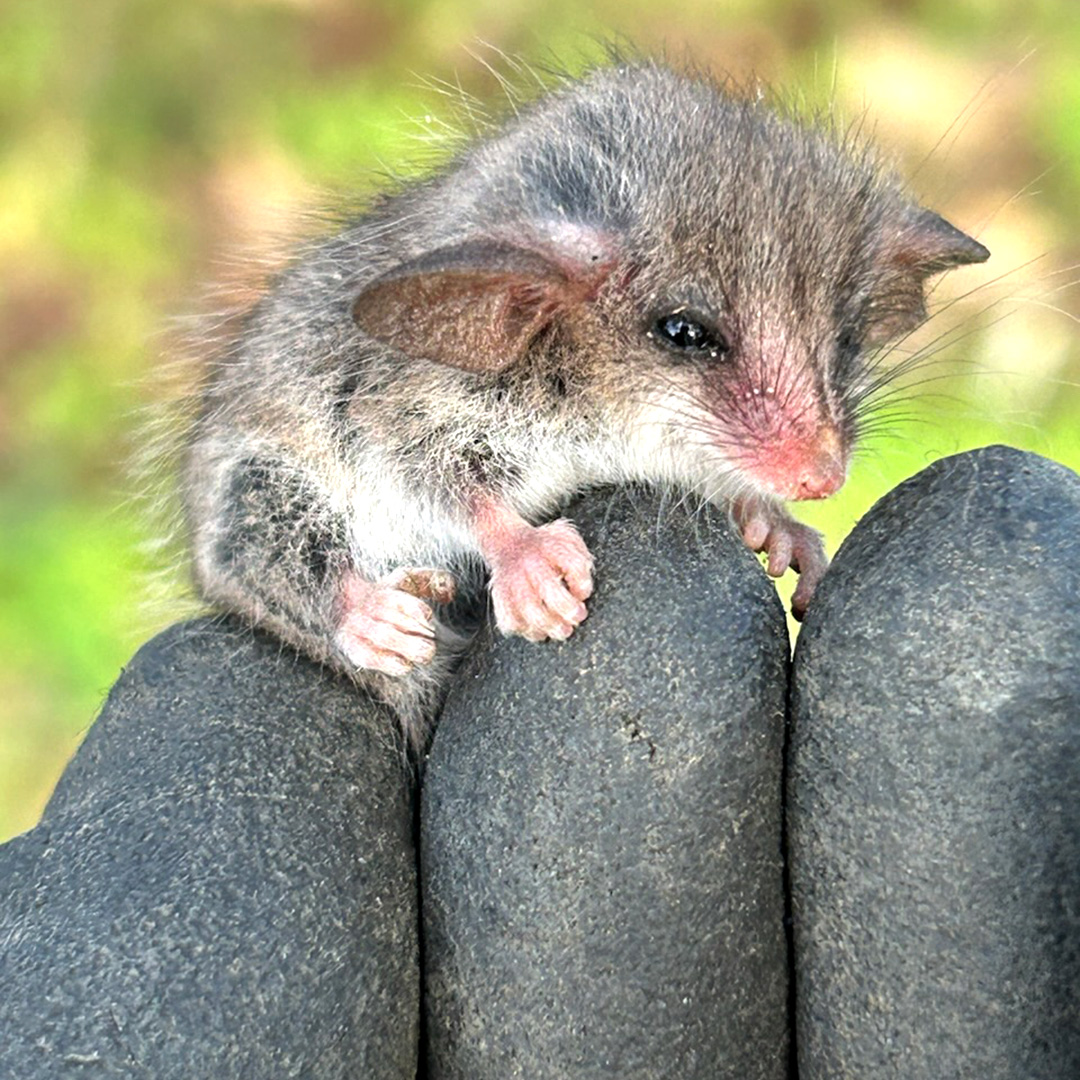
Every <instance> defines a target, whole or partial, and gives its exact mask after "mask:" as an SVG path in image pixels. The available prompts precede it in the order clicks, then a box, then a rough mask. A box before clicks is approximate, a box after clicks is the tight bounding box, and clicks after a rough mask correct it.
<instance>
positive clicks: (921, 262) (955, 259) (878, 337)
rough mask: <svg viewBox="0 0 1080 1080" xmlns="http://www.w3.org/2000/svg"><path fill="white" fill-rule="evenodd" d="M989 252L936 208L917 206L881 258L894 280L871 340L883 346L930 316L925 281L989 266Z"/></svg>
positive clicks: (877, 314)
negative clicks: (970, 265)
mask: <svg viewBox="0 0 1080 1080" xmlns="http://www.w3.org/2000/svg"><path fill="white" fill-rule="evenodd" d="M989 258H990V252H989V251H988V250H987V249H986V248H985V247H983V245H982V244H980V243H979V242H978V241H977V240H973V239H972V238H971V237H970V236H968V235H967V233H963V232H961V231H960V230H959V229H958V228H956V227H955V226H954V225H950V224H949V223H948V222H947V221H946V220H945V219H944V218H943V217H941V216H940V215H939V214H935V213H934V211H933V210H926V209H924V208H923V207H916V208H914V209H913V210H912V211H911V212H910V213H909V214H908V215H907V216H906V218H905V219H904V221H903V222H902V223H901V224H900V225H899V227H897V228H896V229H895V231H894V232H893V234H892V235H891V236H890V237H888V238H887V240H886V243H885V245H884V247H883V250H882V253H881V256H880V259H881V263H882V264H883V268H884V269H885V271H886V274H887V280H888V281H889V282H890V285H889V288H888V289H887V291H886V292H885V294H884V296H883V303H882V310H879V311H877V312H875V313H873V314H872V316H871V319H870V325H869V326H868V327H867V332H866V340H867V341H868V342H869V343H871V344H875V345H880V344H884V343H885V342H888V341H892V340H893V339H894V338H897V337H899V336H900V335H901V334H904V333H907V332H908V331H909V330H913V329H914V328H915V327H917V326H918V325H919V324H920V323H921V322H922V321H923V320H924V319H925V318H926V301H925V298H924V296H923V293H924V285H925V283H926V279H927V278H929V277H932V276H933V275H934V274H940V273H941V272H942V271H944V270H951V269H952V268H953V267H956V266H965V265H967V264H968V263H980V262H986V260H987V259H989Z"/></svg>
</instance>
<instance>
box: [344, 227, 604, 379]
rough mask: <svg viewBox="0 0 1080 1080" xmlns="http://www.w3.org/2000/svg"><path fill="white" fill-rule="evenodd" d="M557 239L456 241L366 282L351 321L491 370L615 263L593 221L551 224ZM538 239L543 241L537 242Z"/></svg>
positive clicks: (414, 351)
mask: <svg viewBox="0 0 1080 1080" xmlns="http://www.w3.org/2000/svg"><path fill="white" fill-rule="evenodd" d="M556 232H557V237H556V239H557V240H558V243H555V242H554V239H553V238H552V236H551V235H547V236H546V237H545V238H543V239H542V238H540V237H533V236H528V235H526V236H524V237H522V238H519V239H518V240H517V241H511V240H508V239H500V238H496V239H493V240H489V239H482V240H472V241H465V242H463V243H461V244H456V245H452V246H450V247H447V248H441V249H439V250H438V251H434V252H430V253H428V254H427V255H423V256H420V257H419V258H418V259H414V260H412V262H410V263H406V264H405V265H403V266H400V267H398V268H396V269H395V270H392V271H390V272H389V273H388V274H386V275H384V276H383V277H381V278H378V279H376V280H375V281H373V282H371V283H369V284H368V285H367V286H366V287H365V288H364V289H363V291H362V292H361V293H360V295H359V296H358V297H357V299H356V301H355V303H354V305H353V318H354V319H355V320H356V323H357V325H358V326H359V327H360V328H361V329H362V330H363V331H364V332H365V333H367V334H368V335H370V336H371V337H373V338H375V339H376V340H379V341H382V342H384V343H385V344H387V345H391V346H393V347H394V348H396V349H398V350H400V351H401V352H403V353H405V354H407V355H409V356H413V357H416V358H417V359H425V360H433V361H436V362H437V363H442V364H448V365H450V366H451V367H457V368H461V369H463V370H465V371H475V372H498V371H502V370H504V369H505V368H507V367H509V366H510V365H512V364H513V363H515V362H516V361H518V360H519V359H521V357H522V356H523V355H524V354H525V352H526V351H527V350H528V348H529V345H530V344H531V343H532V341H533V340H535V338H536V336H537V335H538V334H539V333H540V332H541V331H543V330H544V329H545V328H546V327H547V326H549V325H550V324H551V323H552V322H553V321H554V320H555V319H556V318H557V317H558V316H559V313H560V312H562V311H565V310H567V309H569V308H570V307H572V306H574V305H576V304H580V303H582V302H586V301H588V300H590V299H592V298H593V297H594V296H595V295H596V293H597V292H598V291H599V289H600V288H601V286H602V285H603V284H604V281H605V280H606V279H607V277H608V275H609V274H610V273H611V270H612V269H613V267H614V265H615V261H614V259H613V258H610V257H609V258H605V255H607V254H608V252H607V250H605V248H604V247H602V246H601V245H600V243H599V242H595V243H588V242H587V241H588V240H589V239H590V236H594V234H595V230H591V231H588V230H578V229H577V227H565V226H564V225H563V224H562V223H560V226H559V229H558V230H556ZM545 241H546V242H545Z"/></svg>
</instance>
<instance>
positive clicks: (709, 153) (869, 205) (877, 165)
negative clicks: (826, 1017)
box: [184, 61, 989, 748]
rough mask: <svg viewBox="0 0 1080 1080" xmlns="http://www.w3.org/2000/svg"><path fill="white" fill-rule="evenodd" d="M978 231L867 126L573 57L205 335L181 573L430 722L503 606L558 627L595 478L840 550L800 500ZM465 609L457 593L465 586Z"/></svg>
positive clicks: (780, 561)
mask: <svg viewBox="0 0 1080 1080" xmlns="http://www.w3.org/2000/svg"><path fill="white" fill-rule="evenodd" d="M988 255H989V252H988V251H987V250H986V248H985V247H983V246H982V245H981V244H979V243H978V242H976V241H975V240H974V239H972V238H971V237H969V236H967V235H966V234H965V233H963V232H961V231H960V230H958V229H956V228H955V227H953V226H952V225H950V224H949V223H948V222H946V221H945V220H944V219H943V218H941V217H939V216H938V215H937V214H935V213H934V212H933V211H931V210H929V209H926V208H924V207H922V206H920V205H919V204H918V203H917V202H916V201H915V200H913V199H912V197H911V196H910V195H908V194H907V193H906V192H905V190H904V188H903V186H902V185H901V183H900V182H899V181H898V180H897V178H896V177H895V176H894V175H893V173H892V172H891V171H890V170H889V169H888V168H886V167H885V166H884V165H883V164H882V162H881V160H880V158H879V156H878V155H877V154H876V152H875V151H874V150H873V149H872V148H871V147H870V146H868V145H866V144H865V143H864V142H862V141H861V140H858V139H856V138H854V137H850V136H845V135H843V134H838V133H837V132H835V131H833V130H832V129H831V127H830V125H827V124H825V125H823V124H820V123H814V122H810V121H805V120H803V119H800V118H799V117H798V116H797V115H794V114H793V113H792V111H791V110H785V109H782V108H777V107H775V106H773V105H772V104H770V103H768V102H767V101H765V100H763V99H762V98H761V97H760V96H755V95H740V94H738V93H735V92H733V91H731V90H729V89H727V88H725V87H724V86H722V85H720V84H718V83H716V82H714V81H713V80H711V79H710V78H708V77H706V76H703V75H685V74H680V73H677V72H675V71H673V70H671V69H669V68H668V67H666V66H665V65H663V64H660V63H655V62H648V61H635V62H615V63H612V64H610V65H608V66H605V67H601V68H599V69H596V70H594V71H592V72H589V73H587V74H586V75H584V76H583V77H581V78H578V79H565V80H562V81H561V82H560V83H558V84H557V85H556V86H554V87H553V88H552V89H550V90H549V92H547V93H546V94H543V95H542V96H540V97H538V98H537V99H536V100H535V101H533V102H532V103H531V104H529V105H527V106H525V107H523V108H521V109H519V110H517V111H516V113H515V114H514V115H513V116H511V117H510V118H509V119H508V120H507V121H506V122H505V123H504V124H503V125H502V126H501V127H499V128H498V129H497V130H495V131H493V132H492V133H490V134H488V135H487V136H486V137H484V138H480V139H477V140H475V141H474V142H472V144H470V145H467V146H465V147H464V148H463V149H462V150H461V151H460V152H459V153H458V154H457V155H456V156H454V157H453V159H452V160H450V161H448V162H447V163H445V164H444V165H443V166H442V167H441V168H439V169H438V170H437V171H436V172H435V173H434V174H433V175H429V176H427V177H426V178H423V179H421V180H419V181H415V182H412V183H410V184H405V185H402V186H400V187H399V189H398V190H396V191H393V192H389V193H386V194H384V195H382V196H381V197H379V198H378V199H377V200H376V201H375V202H374V203H373V204H372V205H371V206H370V207H369V208H368V209H367V210H366V211H365V212H363V213H361V214H358V215H356V216H355V217H353V218H352V219H349V220H345V221H344V222H343V223H342V226H341V227H340V228H339V229H338V230H337V231H336V232H335V233H334V234H333V235H331V236H329V237H327V238H323V239H320V240H318V241H313V242H310V243H308V244H307V245H305V246H303V247H301V248H300V250H299V251H297V252H296V254H295V257H294V258H293V260H292V261H291V263H290V264H289V265H288V267H287V268H286V269H285V270H284V271H283V272H282V273H281V274H280V275H279V276H278V278H277V279H276V280H275V281H274V282H273V283H272V284H271V285H270V287H269V288H268V289H267V290H266V291H265V293H264V295H263V296H262V297H261V299H260V300H259V301H258V302H257V303H256V304H255V305H254V307H253V308H252V309H251V310H250V311H249V312H248V313H247V314H246V316H245V317H244V319H243V320H242V323H241V325H240V327H239V329H238V330H237V332H236V333H235V334H234V335H233V336H232V337H231V339H230V340H229V341H228V342H227V343H226V345H225V347H224V348H223V349H221V350H220V352H219V354H218V355H217V356H216V357H215V358H214V359H213V360H212V362H211V363H210V364H209V371H208V375H207V377H206V380H205V385H204V386H203V388H202V391H201V394H202V397H201V409H200V411H199V415H198V417H197V419H196V420H195V421H194V423H193V426H192V429H191V431H190V435H189V438H188V441H187V447H186V466H185V476H184V491H185V496H184V501H185V507H186V517H187V524H188V530H189V533H190V539H191V544H192V548H193V554H194V575H195V579H196V584H197V588H198V590H199V592H200V593H201V595H202V597H203V598H204V599H205V600H207V601H209V602H210V603H211V604H212V605H215V606H216V607H218V608H219V609H223V610H226V611H229V612H232V613H236V614H239V615H240V616H242V617H244V618H246V619H247V620H249V621H250V622H251V623H253V624H255V625H258V626H261V627H264V628H266V629H268V630H270V631H272V632H273V633H275V634H277V635H279V636H280V637H281V638H282V639H284V640H285V641H286V642H288V643H290V644H291V645H293V646H295V647H296V648H297V649H299V650H300V651H301V652H303V653H305V654H307V655H308V656H310V657H312V658H314V659H315V660H317V661H319V662H322V663H324V664H327V665H329V666H331V667H332V668H334V669H336V670H338V671H340V672H343V673H345V674H347V675H348V676H350V677H351V678H353V679H354V680H355V681H356V682H357V683H359V684H360V685H361V686H363V687H366V688H367V689H368V690H369V691H371V692H373V693H374V694H375V695H377V696H378V697H380V698H381V699H383V700H385V701H386V702H388V703H389V704H390V705H391V706H392V708H393V709H394V710H395V711H396V713H397V715H398V716H399V717H400V720H401V723H402V726H403V728H404V730H405V733H406V735H407V737H408V739H409V741H410V742H411V744H412V745H413V746H414V747H416V748H419V747H422V746H423V745H424V742H425V739H426V738H427V735H428V733H429V730H430V725H431V721H432V717H433V715H434V713H435V711H436V709H437V706H438V703H439V699H440V692H441V689H442V687H443V686H444V685H445V682H446V675H447V673H448V671H449V670H451V668H452V667H453V664H454V662H455V659H456V658H457V657H458V656H459V655H460V654H461V652H462V650H463V648H464V647H465V644H466V642H467V640H468V634H469V631H470V630H471V628H472V627H473V626H474V625H475V613H476V611H477V610H478V605H479V607H482V608H485V609H486V607H487V605H488V604H490V608H491V609H492V610H493V614H494V621H495V623H496V625H497V627H498V629H499V630H500V631H502V632H503V633H505V634H519V635H522V636H524V637H526V638H528V639H529V640H531V641H537V642H539V641H543V640H545V639H552V640H561V639H565V638H567V637H568V636H569V635H570V634H572V633H573V632H574V630H575V628H576V627H577V626H578V625H579V624H580V623H581V622H582V620H583V619H584V618H585V617H586V613H587V606H586V605H587V601H588V599H589V596H590V593H591V591H592V587H593V572H592V571H593V566H592V556H591V554H590V552H589V550H588V548H587V547H586V545H585V543H584V542H583V540H582V538H581V537H580V536H579V534H578V533H577V531H576V530H575V529H574V527H573V525H572V524H571V523H570V522H569V521H566V520H563V519H561V518H559V517H558V515H559V513H560V510H561V508H563V507H564V505H565V504H566V503H567V501H568V500H569V499H570V497H572V496H573V495H575V494H577V493H579V492H581V491H583V490H586V489H588V488H590V487H592V486H594V485H602V484H625V483H638V484H647V485H656V486H659V487H662V488H664V489H675V490H678V491H680V492H682V493H684V494H686V495H687V496H689V497H694V498H699V499H701V500H704V501H707V502H710V503H714V504H719V505H721V506H724V507H726V508H728V509H729V511H730V515H731V518H732V520H733V522H734V524H735V526H736V528H737V529H738V530H739V531H740V533H741V535H742V538H743V539H744V541H745V543H746V544H747V545H748V546H749V547H750V548H751V549H752V550H753V551H755V552H764V553H767V570H768V572H769V573H770V574H772V575H774V576H778V575H780V574H782V573H784V572H785V571H786V570H787V569H788V568H792V569H795V570H797V571H798V572H799V573H800V580H799V583H798V586H797V588H796V590H795V593H794V597H793V601H792V603H793V610H794V612H795V614H796V615H801V614H802V613H803V612H804V611H805V609H806V606H807V604H808V603H809V602H810V600H811V597H812V595H813V591H814V587H815V585H816V584H817V582H818V581H819V580H820V578H821V576H822V574H823V573H824V571H825V568H826V565H827V562H826V557H825V553H824V547H823V544H822V541H821V538H820V536H819V535H818V534H817V533H816V532H814V531H813V530H811V529H810V528H808V527H806V526H804V525H801V524H799V523H798V522H796V521H794V520H793V519H792V518H791V517H790V516H789V514H788V513H787V512H786V510H785V509H784V506H783V503H784V502H785V501H787V500H803V499H821V498H824V497H826V496H828V495H830V494H832V493H833V492H835V491H836V490H837V489H838V488H839V487H840V486H841V485H842V484H843V482H844V479H845V476H846V472H847V469H848V465H849V461H850V458H851V454H852V450H853V447H854V446H855V444H856V442H857V440H858V437H859V430H860V419H861V417H862V416H864V414H865V407H866V404H867V400H868V397H869V396H870V394H871V391H872V388H873V386H874V385H875V380H874V377H873V376H874V375H875V370H874V368H873V366H872V364H871V361H870V358H872V357H873V356H874V355H875V353H876V352H877V351H879V350H880V348H881V347H882V346H883V345H885V344H887V343H889V342H892V341H894V340H895V339H897V338H899V337H901V336H902V335H904V334H906V333H907V332H909V331H910V330H911V329H913V328H914V327H915V326H917V325H918V324H920V323H921V322H922V321H923V320H924V319H925V317H926V307H925V285H926V282H927V279H928V278H930V277H931V276H932V275H935V274H937V273H939V272H941V271H944V270H948V269H949V268H951V267H956V266H960V265H962V264H965V263H975V262H981V261H983V260H984V259H986V258H987V257H988ZM470 612H471V613H472V615H471V616H470V615H469V613H470Z"/></svg>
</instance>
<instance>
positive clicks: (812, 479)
mask: <svg viewBox="0 0 1080 1080" xmlns="http://www.w3.org/2000/svg"><path fill="white" fill-rule="evenodd" d="M843 483H844V474H843V471H842V470H841V469H840V468H839V467H838V463H836V462H834V461H830V462H829V463H828V466H827V467H826V468H824V469H821V468H819V467H815V468H814V469H812V470H807V471H806V472H805V473H803V475H802V476H800V477H799V482H798V484H797V486H796V493H795V498H796V499H826V498H828V497H829V496H830V495H833V494H835V493H836V492H837V491H839V490H840V488H841V487H842V486H843Z"/></svg>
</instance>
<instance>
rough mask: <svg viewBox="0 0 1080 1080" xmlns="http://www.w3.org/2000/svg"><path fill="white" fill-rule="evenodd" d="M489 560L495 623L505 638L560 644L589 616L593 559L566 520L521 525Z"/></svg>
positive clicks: (506, 538)
mask: <svg viewBox="0 0 1080 1080" xmlns="http://www.w3.org/2000/svg"><path fill="white" fill-rule="evenodd" d="M489 558H490V562H491V599H492V604H493V606H494V608H495V622H496V624H497V625H498V627H499V629H500V630H501V631H502V632H503V633H504V634H520V635H521V636H522V637H525V638H528V639H529V640H530V641H543V640H544V639H545V638H553V639H555V640H557V641H562V640H563V639H565V638H568V637H569V636H570V635H571V634H572V633H573V632H574V628H575V627H576V626H577V625H578V624H579V623H580V622H581V621H582V620H583V619H584V618H585V616H586V614H587V613H588V612H587V610H586V608H585V601H586V600H587V599H588V598H589V596H591V595H592V589H593V583H592V565H593V560H592V555H591V554H590V553H589V549H588V548H587V547H586V546H585V541H584V540H582V539H581V537H580V536H579V535H578V532H577V530H576V529H575V528H574V527H573V525H571V524H570V523H569V522H568V521H553V522H551V524H549V525H541V526H540V527H539V528H534V527H533V526H531V525H523V526H522V527H521V528H519V529H515V530H514V531H513V532H512V533H511V534H510V535H508V536H506V537H505V539H504V540H503V541H502V543H501V544H500V547H499V549H498V551H496V552H493V553H492V554H491V555H490V557H489Z"/></svg>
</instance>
